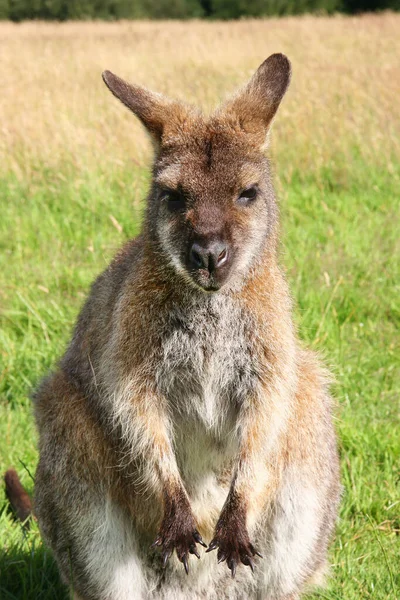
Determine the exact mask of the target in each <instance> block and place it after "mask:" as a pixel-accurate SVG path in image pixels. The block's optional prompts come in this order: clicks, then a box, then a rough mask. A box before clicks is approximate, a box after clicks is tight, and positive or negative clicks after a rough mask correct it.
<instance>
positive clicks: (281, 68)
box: [225, 54, 291, 135]
mask: <svg viewBox="0 0 400 600" xmlns="http://www.w3.org/2000/svg"><path fill="white" fill-rule="evenodd" d="M290 76H291V67H290V62H289V60H288V59H287V58H286V56H285V55H284V54H272V55H271V56H270V57H269V58H267V60H265V61H264V62H263V63H262V65H261V66H260V67H259V68H258V69H257V71H256V72H255V74H254V75H253V77H252V78H251V79H250V81H249V83H248V84H247V86H246V87H245V88H244V89H243V90H241V91H240V92H239V93H238V94H237V95H236V96H235V97H234V98H232V100H231V101H229V102H228V103H227V105H226V106H225V111H226V112H228V113H233V114H234V115H235V116H236V117H237V119H238V120H239V123H240V125H241V127H242V129H244V130H245V131H248V132H249V133H257V132H260V133H261V132H262V133H263V134H264V135H265V133H266V131H267V130H268V128H269V126H270V124H271V121H272V119H273V118H274V116H275V113H276V111H277V110H278V107H279V104H280V103H281V100H282V98H283V96H284V95H285V92H286V90H287V88H288V86H289V82H290Z"/></svg>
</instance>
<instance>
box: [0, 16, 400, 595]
mask: <svg viewBox="0 0 400 600" xmlns="http://www.w3.org/2000/svg"><path fill="white" fill-rule="evenodd" d="M399 30H400V15H398V16H396V15H391V14H384V15H381V16H363V17H357V18H344V17H335V18H331V19H328V18H315V17H302V18H288V19H282V20H268V21H241V22H236V23H223V24H221V23H201V22H194V23H189V24H188V23H144V22H143V23H133V24H132V23H117V24H101V23H96V24H91V23H85V24H76V23H71V24H62V25H61V24H58V25H56V24H40V23H39V24H30V23H27V24H22V25H11V24H6V23H3V24H0V40H1V42H0V57H1V63H2V94H1V96H2V98H1V102H0V131H1V135H0V203H1V205H0V206H1V218H0V248H1V250H0V309H1V314H0V319H1V328H0V361H1V362H0V471H1V472H3V471H5V469H6V468H7V467H9V466H11V465H13V466H14V467H15V468H16V469H17V470H18V471H19V473H20V475H21V478H22V480H23V483H24V484H25V485H26V486H27V488H28V490H29V491H30V492H31V491H32V489H33V479H34V473H35V464H36V460H37V452H36V434H35V430H34V425H33V419H32V414H31V404H30V401H29V399H28V394H29V391H30V389H31V388H32V387H33V386H34V385H35V384H36V383H37V381H38V379H39V378H40V376H41V375H42V374H43V373H44V372H45V371H46V369H48V368H49V367H50V366H51V365H52V364H54V361H55V360H56V359H57V357H58V356H60V354H61V352H62V351H63V349H64V347H65V344H66V342H67V340H68V337H69V335H70V332H71V327H72V324H73V322H74V319H75V317H76V314H77V312H78V310H79V307H80V306H81V304H82V302H83V299H84V297H85V295H86V293H87V290H88V286H89V284H90V282H91V281H92V279H93V278H94V277H95V275H96V274H97V273H99V272H100V271H101V270H102V269H103V268H104V267H105V266H106V264H107V262H108V261H109V260H110V258H111V256H112V255H113V253H114V252H115V250H116V249H117V248H118V246H120V245H121V243H122V242H123V241H124V240H126V239H127V238H129V237H130V236H133V235H135V234H136V233H137V231H138V229H139V227H140V214H141V209H142V200H143V198H144V197H145V194H146V189H147V186H148V182H149V175H148V169H147V167H148V165H149V161H150V144H149V142H148V140H147V139H146V136H145V135H144V133H143V131H142V130H141V128H140V126H139V124H138V123H137V122H136V121H135V119H134V118H133V117H132V116H131V115H130V114H129V113H128V111H125V110H124V109H123V108H122V107H121V106H120V105H119V104H118V103H117V101H116V100H114V99H113V98H112V97H111V95H110V94H109V93H108V92H107V90H106V89H105V87H104V85H103V84H102V82H101V77H100V73H101V71H102V70H103V69H105V68H109V69H111V70H113V71H115V72H116V73H118V74H120V75H121V76H123V77H125V78H127V79H130V80H132V81H135V82H138V83H142V84H145V85H148V86H149V87H152V88H154V89H156V90H158V91H161V92H165V93H167V94H170V95H172V96H175V97H180V98H186V99H188V100H189V101H190V102H194V103H197V104H200V105H202V106H203V107H204V108H206V109H208V108H210V107H212V106H213V105H214V104H215V103H216V102H217V101H218V100H219V99H221V98H223V97H224V96H225V95H226V94H227V93H229V92H230V91H232V90H233V89H234V88H235V86H236V85H237V84H239V83H242V82H244V81H245V80H246V79H247V77H248V76H249V75H250V74H251V72H252V71H253V70H255V68H256V67H257V66H258V65H259V64H260V63H261V62H262V60H263V59H264V58H265V57H266V56H268V55H269V54H270V53H272V52H276V51H282V52H285V53H287V54H288V56H289V57H290V58H291V60H292V63H293V70H294V76H293V82H292V86H291V89H290V91H289V93H288V96H287V98H286V99H285V101H284V103H283V105H282V108H281V111H280V114H279V115H278V118H277V121H276V123H275V125H274V128H273V135H272V140H271V145H272V148H271V153H272V155H273V157H274V162H275V165H276V167H275V170H276V185H277V190H278V194H279V198H280V202H281V208H282V221H283V223H282V230H283V243H282V260H283V263H284V264H285V266H286V269H287V273H288V277H289V279H290V283H291V287H292V291H293V295H294V298H295V300H296V304H297V310H296V318H297V321H298V324H299V328H300V331H301V335H302V337H303V339H304V340H305V341H306V342H307V344H308V345H310V346H312V347H314V348H315V349H318V350H319V351H320V352H321V353H323V355H324V356H325V357H326V361H327V363H328V364H329V365H330V367H331V368H332V370H333V372H334V373H335V376H336V380H337V383H336V385H335V388H334V391H335V395H336V398H337V400H338V410H337V430H338V433H339V437H340V451H341V459H342V477H343V484H344V494H343V502H342V507H341V518H340V521H339V523H338V528H337V534H336V537H335V540H334V543H333V544H332V551H331V555H330V557H331V563H332V569H331V578H330V580H329V583H328V586H327V588H326V589H324V590H321V591H320V592H319V593H316V594H315V595H313V596H310V598H311V597H312V598H315V599H316V598H324V599H329V600H358V599H361V598H362V599H364V598H365V599H368V598H373V599H374V600H378V599H379V600H380V599H381V600H387V599H390V600H395V599H399V598H400V568H399V567H400V537H399V536H400V472H399V465H400V434H399V432H400V404H399V387H400V385H399V375H400V337H399V325H400V301H399V298H400V258H399V257H400V242H399V238H400V236H399V231H400V219H399V212H400V211H399V208H400V207H399V196H400V193H399V192H400V166H399V158H400V102H399V101H398V99H399V98H400V67H399V65H400V36H399V35H398V32H399ZM0 597H1V598H2V599H3V598H4V600H6V599H18V600H19V599H21V600H22V599H26V600H27V599H29V600H44V599H48V600H50V599H51V600H58V599H60V600H61V599H63V598H67V597H68V592H67V591H65V590H64V589H63V587H62V586H61V584H60V582H59V579H58V575H57V572H56V569H55V566H54V563H53V562H52V558H51V555H50V553H49V551H48V550H46V549H45V548H44V547H43V545H42V542H41V539H40V534H39V531H38V529H37V527H36V525H35V524H34V525H33V527H32V529H31V531H30V532H29V533H25V532H24V531H23V529H22V528H21V526H20V525H19V524H18V523H15V522H14V521H13V518H12V515H11V514H10V513H9V511H8V508H7V502H6V499H5V495H4V490H3V488H2V487H1V486H0Z"/></svg>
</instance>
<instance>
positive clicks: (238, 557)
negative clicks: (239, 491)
mask: <svg viewBox="0 0 400 600" xmlns="http://www.w3.org/2000/svg"><path fill="white" fill-rule="evenodd" d="M217 548H218V552H217V559H218V563H220V562H223V561H224V560H225V561H226V564H227V565H228V568H229V569H230V571H231V573H232V577H235V573H236V567H237V566H238V564H240V563H242V564H244V565H246V566H249V567H250V569H251V570H252V571H253V572H254V557H255V556H259V557H260V558H262V556H261V554H260V553H259V552H258V550H256V548H255V547H254V546H253V544H252V543H251V542H250V538H249V534H248V532H247V528H246V518H245V511H244V509H243V507H241V506H240V502H238V499H237V498H233V500H231V502H229V503H227V505H226V507H225V508H224V509H223V511H222V513H221V516H220V518H219V520H218V523H217V527H216V531H215V536H214V538H213V540H212V541H211V543H210V545H209V547H208V550H206V552H211V551H212V550H216V549H217Z"/></svg>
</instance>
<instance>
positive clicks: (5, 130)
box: [0, 13, 400, 181]
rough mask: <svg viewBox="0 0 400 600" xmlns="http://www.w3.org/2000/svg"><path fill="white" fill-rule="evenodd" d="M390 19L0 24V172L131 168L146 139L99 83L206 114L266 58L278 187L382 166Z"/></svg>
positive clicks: (397, 112)
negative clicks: (277, 89)
mask: <svg viewBox="0 0 400 600" xmlns="http://www.w3.org/2000/svg"><path fill="white" fill-rule="evenodd" d="M399 31H400V15H394V14H389V13H388V14H382V15H379V16H375V15H366V16H364V17H357V18H348V17H343V16H337V17H334V18H319V17H311V16H306V17H301V18H298V17H297V18H285V19H280V20H278V19H270V20H263V21H258V20H248V21H239V22H234V23H232V22H225V23H218V22H216V23H207V22H192V23H187V22H168V23H167V22H165V23H163V22H157V23H154V22H120V23H114V24H106V23H67V24H47V23H24V24H20V25H16V24H10V23H0V40H1V43H0V58H1V64H2V92H1V94H2V97H1V102H0V128H1V137H0V165H1V166H0V169H1V170H3V172H4V171H10V170H12V171H14V172H16V173H17V174H19V175H20V177H26V176H29V174H30V173H31V172H32V171H34V170H35V169H37V168H38V167H39V165H40V168H43V166H44V167H47V168H54V167H55V168H56V169H60V168H61V170H64V166H65V165H68V164H72V166H74V167H78V168H80V169H81V168H82V169H86V168H89V169H91V168H93V167H94V166H95V165H101V166H103V165H104V164H105V165H110V164H112V163H115V165H116V166H118V165H120V164H121V163H122V164H126V162H127V161H129V160H132V161H135V162H139V163H143V162H145V161H147V159H148V155H149V144H148V142H147V140H146V137H145V134H144V132H143V131H142V129H141V127H140V125H139V124H138V123H137V122H136V120H135V119H134V118H133V117H132V116H131V115H129V113H128V112H127V111H126V110H124V109H123V108H122V107H121V106H119V105H118V103H117V102H116V101H115V100H114V99H113V98H111V96H110V95H109V93H108V92H107V90H106V89H105V87H104V85H103V83H102V81H101V76H100V75H101V72H102V70H103V69H105V68H108V69H110V70H113V71H115V72H116V73H117V74H119V75H121V76H122V77H125V78H127V79H128V80H131V81H134V82H137V83H141V84H143V85H146V86H148V87H151V88H153V89H155V90H158V91H160V92H163V93H165V94H169V95H171V96H175V97H180V98H184V99H186V100H188V101H189V102H192V103H196V104H200V105H201V106H203V107H205V108H211V107H212V106H214V105H215V104H216V103H217V102H218V101H219V100H220V99H221V98H223V97H224V96H225V95H226V94H227V93H229V92H230V91H231V90H233V89H234V88H235V86H237V85H238V84H241V83H242V82H244V81H245V80H246V79H247V78H248V77H249V75H250V74H251V73H252V72H253V71H254V69H255V68H256V67H257V66H258V65H259V64H260V63H261V61H262V60H263V59H264V58H266V57H267V56H268V55H269V54H270V53H273V52H277V51H281V52H284V53H286V54H287V55H288V56H289V57H290V59H291V61H292V63H293V71H294V77H293V82H292V86H291V90H290V93H289V94H288V96H287V99H286V100H285V102H284V105H283V107H282V111H281V113H280V117H279V119H278V121H277V124H276V130H277V131H278V132H279V135H276V136H275V138H276V140H277V141H276V142H275V141H274V144H275V152H276V155H277V159H278V162H279V164H280V166H281V167H282V171H283V172H284V173H285V175H286V177H287V178H288V179H289V180H290V179H291V175H292V174H293V173H294V172H296V171H300V172H301V171H303V172H306V173H309V174H311V176H313V177H314V178H315V177H316V178H317V179H318V177H319V176H320V174H321V169H322V168H323V167H324V168H329V169H330V170H331V171H333V172H334V174H335V176H336V178H337V180H339V181H340V180H341V179H343V180H345V179H346V176H347V174H348V172H349V170H351V168H352V162H353V159H354V157H355V156H359V157H360V158H361V159H362V161H363V162H364V163H365V162H367V163H373V164H375V165H377V166H378V167H380V168H384V169H389V171H390V170H391V169H392V163H393V161H396V160H398V158H399V157H400V143H399V139H400V135H399V134H400V102H399V101H398V99H399V98H400V68H399V65H400V61H399V57H400V36H399Z"/></svg>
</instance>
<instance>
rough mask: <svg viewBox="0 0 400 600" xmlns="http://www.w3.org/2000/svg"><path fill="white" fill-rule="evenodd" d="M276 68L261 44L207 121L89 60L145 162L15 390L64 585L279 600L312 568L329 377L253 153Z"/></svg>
mask: <svg viewBox="0 0 400 600" xmlns="http://www.w3.org/2000/svg"><path fill="white" fill-rule="evenodd" d="M290 73H291V68H290V63H289V61H288V59H287V58H286V57H285V56H283V55H282V54H274V55H272V56H270V57H269V58H268V59H267V60H266V61H265V62H264V63H263V64H262V65H261V66H260V67H259V69H258V70H257V71H256V73H255V74H254V76H253V77H252V78H251V80H250V82H249V83H248V84H247V86H246V87H244V88H243V89H242V90H240V91H239V92H238V93H237V94H236V95H235V96H233V97H232V98H230V99H229V100H228V101H226V102H225V103H224V104H223V105H222V106H221V107H220V108H218V109H217V110H216V111H215V112H214V113H213V114H211V115H208V116H205V115H203V114H202V113H201V112H199V111H197V110H196V109H194V108H192V107H189V106H186V105H184V104H182V103H180V102H177V101H173V100H170V99H167V98H165V97H163V96H162V95H160V94H157V93H153V92H151V91H149V90H147V89H145V88H143V87H139V86H136V85H130V84H128V83H126V82H125V81H123V80H122V79H120V78H119V77H117V76H116V75H113V74H112V73H111V72H109V71H105V72H104V73H103V79H104V81H105V83H106V85H107V86H108V88H109V89H110V90H111V92H112V93H113V94H114V96H116V97H117V98H118V99H119V100H120V101H121V102H122V103H123V104H124V105H125V106H126V107H128V108H129V109H130V110H131V111H132V112H133V113H134V114H135V115H136V116H137V117H138V118H139V119H140V121H141V122H142V123H143V125H144V126H145V128H146V129H147V131H148V132H149V133H150V135H151V138H152V141H153V144H154V154H155V158H154V164H153V177H152V183H151V189H150V192H149V195H148V198H147V205H146V212H145V217H144V220H143V225H142V230H141V233H140V235H139V236H138V237H137V238H136V239H134V240H131V241H129V242H128V243H127V244H126V245H125V246H124V247H123V248H122V249H121V250H120V252H119V253H118V254H117V255H116V257H115V258H114V260H113V261H112V262H111V264H110V265H109V267H108V268H107V269H106V270H105V271H104V272H103V273H102V274H101V275H100V276H99V277H98V279H97V280H96V281H95V282H94V284H93V286H92V288H91V292H90V295H89V298H88V300H87V301H86V304H85V305H84V307H83V309H82V311H81V314H80V316H79V318H78V321H77V325H76V327H75V331H74V334H73V337H72V341H71V342H70V345H69V347H68V349H67V351H66V353H65V355H64V356H63V358H62V359H61V361H60V362H59V365H58V367H57V369H56V370H55V371H54V372H53V373H52V374H50V375H49V376H48V377H47V378H46V379H44V381H43V382H42V383H41V385H40V386H39V388H38V390H37V392H36V393H35V396H34V402H35V414H36V421H37V427H38V430H39V437H40V441H39V454H40V460H39V465H38V469H37V474H36V485H35V513H36V516H37V518H38V522H39V526H40V529H41V532H42V534H43V537H44V539H45V540H46V542H47V543H48V544H49V546H50V547H51V549H52V550H53V553H54V556H55V558H56V560H57V562H58V566H59V569H60V572H61V575H62V578H63V579H64V581H65V582H66V584H68V585H69V586H70V588H72V589H73V591H74V594H75V598H76V599H80V600H141V599H143V600H150V599H157V600H184V599H185V600H186V599H190V600H196V599H198V600H200V599H201V600H217V599H218V600H224V599H225V600H228V599H229V600H232V599H237V600H239V599H246V600H247V599H257V600H295V599H297V598H299V597H300V594H301V593H302V592H303V590H305V589H306V588H307V586H309V585H310V584H312V582H315V581H316V580H317V579H318V578H319V577H320V575H321V574H322V573H323V571H324V569H325V566H326V553H327V546H328V543H329V540H330V538H331V535H332V531H333V528H334V524H335V520H336V516H337V510H338V503H339V496H340V484H339V474H338V473H339V470H338V453H337V444H336V437H335V432H334V428H333V424H332V400H331V397H330V395H329V374H328V373H327V371H326V370H325V369H324V368H323V367H322V366H321V365H320V363H319V360H318V359H317V357H316V356H315V355H314V354H313V353H311V352H310V351H308V350H305V349H303V348H302V346H301V344H300V343H299V341H298V338H297V334H296V330H295V327H294V325H293V320H292V314H291V312H292V302H291V298H290V294H289V290H288V286H287V283H286V280H285V276H284V274H283V272H282V270H281V268H280V266H279V261H278V242H279V234H278V209H277V204H276V200H275V196H274V191H273V185H272V181H271V174H270V164H269V161H268V159H267V158H266V156H265V141H266V136H267V133H268V130H269V128H270V125H271V122H272V120H273V118H274V116H275V113H276V111H277V109H278V106H279V104H280V102H281V100H282V98H283V96H284V94H285V92H286V89H287V87H288V84H289V80H290ZM206 542H207V543H208V544H209V545H208V547H207V545H206ZM203 546H204V549H202V547H203ZM213 551H216V552H213ZM198 559H200V560H198ZM218 563H223V564H218Z"/></svg>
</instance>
